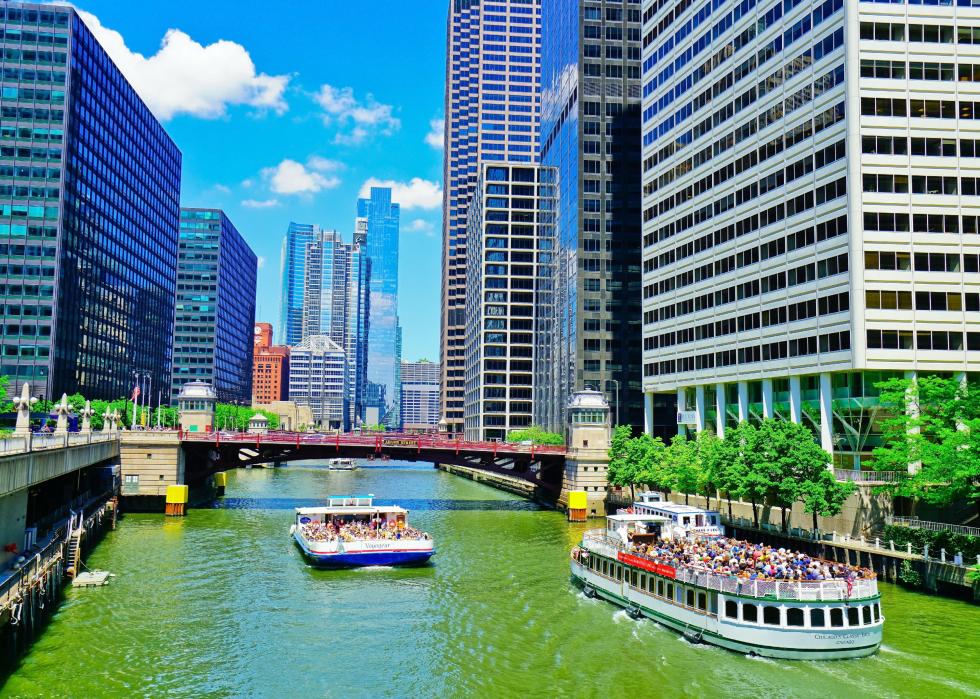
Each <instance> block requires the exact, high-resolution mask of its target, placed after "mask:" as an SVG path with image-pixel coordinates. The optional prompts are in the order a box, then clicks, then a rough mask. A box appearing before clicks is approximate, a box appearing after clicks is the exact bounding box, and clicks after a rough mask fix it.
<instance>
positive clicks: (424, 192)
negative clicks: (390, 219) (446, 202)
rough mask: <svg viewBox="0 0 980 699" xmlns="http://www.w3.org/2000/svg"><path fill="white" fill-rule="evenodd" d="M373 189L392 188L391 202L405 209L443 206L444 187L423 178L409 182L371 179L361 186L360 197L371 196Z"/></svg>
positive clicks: (414, 178)
mask: <svg viewBox="0 0 980 699" xmlns="http://www.w3.org/2000/svg"><path fill="white" fill-rule="evenodd" d="M371 187H390V188H391V200H392V201H394V202H397V203H398V204H401V207H402V208H403V209H438V208H439V207H440V206H442V186H440V184H439V183H438V182H432V181H431V180H423V179H422V178H421V177H413V178H412V179H411V180H409V181H408V182H397V181H396V180H379V179H378V178H376V177H371V178H369V179H368V180H367V181H366V182H365V183H364V184H362V185H361V191H360V194H359V195H358V196H360V197H369V196H371Z"/></svg>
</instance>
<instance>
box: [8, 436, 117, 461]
mask: <svg viewBox="0 0 980 699" xmlns="http://www.w3.org/2000/svg"><path fill="white" fill-rule="evenodd" d="M118 438H119V435H118V433H111V432H66V433H65V434H54V433H43V434H42V433H35V434H32V435H30V436H29V437H7V438H6V439H0V456H5V455H9V454H26V453H27V452H31V451H43V450H45V449H64V448H65V447H74V446H80V445H85V444H96V443H98V442H109V441H112V440H114V439H118Z"/></svg>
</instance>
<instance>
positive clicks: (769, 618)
mask: <svg viewBox="0 0 980 699" xmlns="http://www.w3.org/2000/svg"><path fill="white" fill-rule="evenodd" d="M762 623H763V624H772V625H773V626H779V607H763V608H762Z"/></svg>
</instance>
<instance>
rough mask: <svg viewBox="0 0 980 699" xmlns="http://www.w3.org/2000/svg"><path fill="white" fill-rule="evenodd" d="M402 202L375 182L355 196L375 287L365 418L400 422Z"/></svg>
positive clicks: (371, 303) (390, 423)
mask: <svg viewBox="0 0 980 699" xmlns="http://www.w3.org/2000/svg"><path fill="white" fill-rule="evenodd" d="M399 209H400V207H399V206H398V204H395V203H392V201H391V189H390V188H388V187H372V188H371V196H370V198H367V199H358V200H357V220H358V224H357V228H358V232H359V234H363V235H365V236H366V244H365V247H366V250H367V257H368V261H369V269H370V279H369V287H370V289H371V294H370V301H369V304H368V307H369V309H370V325H369V328H368V355H367V384H366V388H365V398H364V406H365V414H364V415H363V416H362V417H363V419H364V421H365V423H366V424H372V423H378V424H384V425H386V426H387V427H389V428H393V429H398V428H400V427H401V417H400V413H401V405H400V403H401V387H400V386H399V380H398V376H399V373H400V369H401V337H400V335H401V328H400V327H399V325H398V233H399V216H400V213H399Z"/></svg>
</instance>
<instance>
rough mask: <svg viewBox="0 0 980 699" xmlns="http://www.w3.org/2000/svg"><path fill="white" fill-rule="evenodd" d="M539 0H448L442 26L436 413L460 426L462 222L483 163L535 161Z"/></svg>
mask: <svg viewBox="0 0 980 699" xmlns="http://www.w3.org/2000/svg"><path fill="white" fill-rule="evenodd" d="M540 13H541V0H501V1H500V2H495V3H487V2H480V0H452V1H451V3H450V8H449V17H448V23H447V30H446V44H447V49H446V56H447V59H446V99H445V114H446V131H445V143H444V146H445V148H444V151H443V183H444V185H443V187H444V189H443V217H442V220H443V232H442V270H443V271H442V274H443V277H442V315H441V326H442V328H441V343H440V353H441V356H442V371H443V393H442V396H443V397H442V400H443V408H442V410H443V417H444V418H445V420H446V423H447V428H448V429H449V430H450V431H456V432H459V431H462V429H463V414H464V403H465V383H466V379H465V364H466V357H465V354H466V347H465V345H466V319H465V307H466V287H467V279H466V269H467V259H466V229H467V216H468V213H467V211H468V207H469V201H470V198H471V196H472V194H473V191H474V189H475V187H476V181H477V177H478V173H479V166H480V164H481V163H484V162H512V163H533V162H537V148H536V144H537V139H538V123H539V120H540V49H541V35H540V32H541V14H540Z"/></svg>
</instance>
